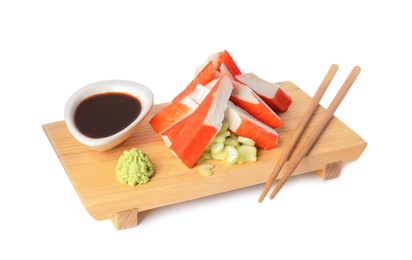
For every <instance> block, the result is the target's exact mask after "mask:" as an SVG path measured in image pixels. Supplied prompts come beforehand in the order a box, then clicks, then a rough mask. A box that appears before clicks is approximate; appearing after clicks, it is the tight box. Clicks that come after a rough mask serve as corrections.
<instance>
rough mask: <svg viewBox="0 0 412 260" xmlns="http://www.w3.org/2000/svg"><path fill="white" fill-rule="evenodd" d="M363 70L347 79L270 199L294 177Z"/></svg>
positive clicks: (355, 68)
mask: <svg viewBox="0 0 412 260" xmlns="http://www.w3.org/2000/svg"><path fill="white" fill-rule="evenodd" d="M360 71H361V69H360V67H359V66H355V67H354V68H353V69H352V71H351V73H350V74H349V76H348V77H347V78H346V80H345V82H344V83H343V85H342V87H341V88H340V89H339V91H338V93H337V94H336V96H335V97H334V99H333V100H332V102H331V104H330V105H329V107H328V108H327V109H326V110H325V111H324V112H323V114H322V117H321V118H320V119H319V121H318V123H317V124H316V126H315V128H314V129H313V130H312V132H311V134H310V135H309V137H308V138H307V139H306V141H305V143H304V144H303V145H302V148H301V149H300V150H299V151H298V153H297V155H296V157H295V158H294V160H293V161H292V162H291V163H290V165H289V167H288V168H287V170H286V172H285V173H284V174H283V176H282V178H281V179H280V180H279V182H278V183H277V185H276V187H275V189H274V190H273V192H272V193H271V194H270V199H273V198H274V197H275V196H276V194H278V192H279V190H280V189H281V188H282V187H283V185H284V184H285V182H286V181H287V179H288V178H289V176H290V175H292V173H293V171H294V170H295V169H296V167H297V166H298V165H299V163H300V161H301V160H302V159H303V157H305V156H306V154H307V153H308V151H309V150H310V149H311V148H312V146H313V144H314V143H315V142H316V140H317V139H318V138H319V136H320V135H321V133H322V132H323V130H324V129H325V128H326V126H327V125H328V123H329V121H330V119H331V118H332V116H333V114H334V113H335V111H336V109H337V108H338V107H339V105H340V103H341V102H342V100H343V99H344V98H345V95H346V93H348V91H349V89H350V88H351V87H352V85H353V83H354V82H355V80H356V78H357V77H358V75H359V73H360Z"/></svg>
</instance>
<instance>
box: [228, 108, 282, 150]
mask: <svg viewBox="0 0 412 260" xmlns="http://www.w3.org/2000/svg"><path fill="white" fill-rule="evenodd" d="M225 119H226V120H227V121H228V122H229V130H230V131H232V132H233V133H235V134H236V135H238V136H243V137H247V138H250V139H252V140H253V141H255V144H256V146H257V147H259V148H262V149H265V150H270V149H272V148H273V147H275V146H276V145H277V144H278V133H277V132H276V130H275V129H273V128H271V127H269V126H268V125H266V124H264V123H262V122H261V121H259V120H257V119H256V118H254V117H253V116H251V115H250V114H249V113H247V112H246V111H245V110H243V109H242V108H240V107H238V106H236V105H235V104H233V103H232V102H231V101H229V100H228V102H227V107H226V111H225Z"/></svg>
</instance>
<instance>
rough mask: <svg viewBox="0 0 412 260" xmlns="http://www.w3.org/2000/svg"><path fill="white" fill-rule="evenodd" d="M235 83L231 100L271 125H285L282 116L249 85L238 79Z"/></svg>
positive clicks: (275, 126)
mask: <svg viewBox="0 0 412 260" xmlns="http://www.w3.org/2000/svg"><path fill="white" fill-rule="evenodd" d="M233 85H234V89H233V91H232V95H231V97H230V101H232V102H233V103H234V104H235V105H237V106H238V107H240V108H242V109H243V110H245V111H246V112H248V113H249V114H250V115H252V116H254V117H255V118H256V119H258V120H260V121H262V122H263V123H265V124H267V125H268V126H270V127H273V128H277V127H280V126H282V125H283V122H282V120H281V119H280V117H279V116H278V115H277V114H276V113H275V112H274V111H273V110H272V109H271V108H270V107H269V106H268V105H267V104H266V103H265V102H264V101H263V100H262V99H261V98H260V97H259V96H258V95H257V94H256V93H255V92H254V91H253V90H252V89H251V88H250V87H249V86H247V85H245V84H243V83H240V82H237V81H234V82H233Z"/></svg>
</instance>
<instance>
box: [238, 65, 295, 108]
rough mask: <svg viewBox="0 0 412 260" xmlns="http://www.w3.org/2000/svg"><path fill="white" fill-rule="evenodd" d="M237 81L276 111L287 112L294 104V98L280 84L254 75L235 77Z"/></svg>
mask: <svg viewBox="0 0 412 260" xmlns="http://www.w3.org/2000/svg"><path fill="white" fill-rule="evenodd" d="M235 78H236V80H238V81H239V82H241V83H243V84H245V85H248V86H249V87H250V88H251V89H253V91H255V92H256V94H258V95H259V97H260V98H262V100H263V101H265V103H266V104H267V105H268V106H269V107H270V108H271V109H273V110H274V111H278V112H286V111H287V110H288V108H289V106H290V105H291V104H292V98H291V97H290V96H289V94H288V93H286V91H285V90H283V89H282V88H281V87H280V86H279V85H278V84H276V83H271V82H268V81H266V80H264V79H262V78H260V77H258V76H257V75H256V74H254V73H251V72H249V73H244V74H240V75H236V76H235Z"/></svg>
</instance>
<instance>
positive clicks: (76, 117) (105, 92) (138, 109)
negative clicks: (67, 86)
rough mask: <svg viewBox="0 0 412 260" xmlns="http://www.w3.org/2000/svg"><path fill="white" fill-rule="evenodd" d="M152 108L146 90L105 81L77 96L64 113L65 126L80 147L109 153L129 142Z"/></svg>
mask: <svg viewBox="0 0 412 260" xmlns="http://www.w3.org/2000/svg"><path fill="white" fill-rule="evenodd" d="M152 106H153V93H152V91H151V90H150V89H149V88H147V87H146V86H144V85H142V84H140V83H137V82H132V81H127V80H104V81H99V82H94V83H91V84H89V85H86V86H84V87H82V88H80V89H78V90H77V91H76V92H74V93H73V94H72V95H71V96H70V98H69V99H68V100H67V102H66V105H65V109H64V118H65V121H66V126H67V129H68V130H69V132H70V133H71V135H72V136H73V137H74V138H75V139H76V140H77V141H79V142H80V143H82V144H84V145H85V146H88V147H90V148H92V149H94V150H97V151H108V150H111V149H113V148H115V147H117V146H118V145H120V144H121V143H122V142H123V141H125V140H126V139H127V138H129V137H130V136H131V135H132V134H133V133H134V132H135V131H136V130H137V128H138V126H139V125H140V123H142V121H143V120H144V119H145V118H146V116H147V115H148V114H149V112H150V110H151V109H152Z"/></svg>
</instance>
